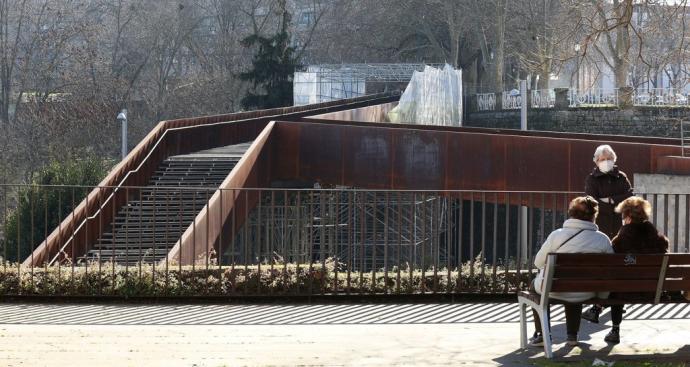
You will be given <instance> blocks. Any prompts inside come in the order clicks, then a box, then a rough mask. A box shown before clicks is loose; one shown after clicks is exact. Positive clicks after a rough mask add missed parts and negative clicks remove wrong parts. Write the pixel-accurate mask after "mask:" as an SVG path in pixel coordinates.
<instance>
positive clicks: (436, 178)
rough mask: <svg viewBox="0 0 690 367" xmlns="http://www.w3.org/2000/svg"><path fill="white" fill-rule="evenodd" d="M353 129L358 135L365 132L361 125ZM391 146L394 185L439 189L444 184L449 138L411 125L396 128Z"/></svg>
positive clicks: (403, 187) (401, 187) (396, 186)
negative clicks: (416, 128)
mask: <svg viewBox="0 0 690 367" xmlns="http://www.w3.org/2000/svg"><path fill="white" fill-rule="evenodd" d="M354 132H355V133H356V134H357V135H358V137H359V138H361V135H363V134H365V132H364V131H362V128H358V129H357V130H355V131H354ZM391 150H392V151H393V154H394V156H395V159H394V160H392V162H391V164H392V166H393V167H392V172H391V176H392V181H393V182H392V186H393V188H396V189H397V188H400V189H405V188H409V189H424V188H428V189H430V190H436V189H440V188H442V187H443V186H444V184H445V174H446V172H445V167H446V157H447V155H446V139H444V138H443V136H442V134H438V133H436V132H428V131H418V130H410V129H406V130H393V134H391ZM362 163H364V162H362ZM366 177H367V179H368V176H366ZM359 181H360V182H361V181H362V180H361V179H360V180H359ZM356 186H360V185H356Z"/></svg>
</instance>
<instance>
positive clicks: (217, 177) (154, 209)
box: [85, 143, 249, 265]
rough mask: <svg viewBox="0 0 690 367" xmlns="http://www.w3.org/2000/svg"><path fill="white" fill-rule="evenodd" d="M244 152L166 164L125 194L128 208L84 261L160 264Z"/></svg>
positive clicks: (214, 152) (240, 148)
mask: <svg viewBox="0 0 690 367" xmlns="http://www.w3.org/2000/svg"><path fill="white" fill-rule="evenodd" d="M248 147H249V143H245V144H238V145H230V146H226V147H221V148H215V149H210V150H205V151H201V152H196V153H192V154H187V155H180V156H173V157H170V158H168V159H166V160H165V161H164V162H163V163H161V165H160V166H159V167H158V169H157V170H156V172H155V173H154V175H153V176H152V177H151V179H150V181H149V184H148V185H147V186H146V187H145V188H143V189H140V190H134V189H127V190H128V191H127V197H128V198H129V199H128V202H127V204H126V205H124V206H123V207H122V208H121V209H120V211H119V212H118V213H117V215H116V216H115V219H114V220H113V223H111V225H110V228H109V229H108V230H106V231H105V232H104V233H103V235H102V236H101V238H99V239H98V240H97V241H96V243H95V245H94V246H93V248H92V249H91V250H90V251H89V252H88V254H87V255H86V256H85V259H86V260H88V261H98V260H100V261H110V262H115V263H118V264H122V265H125V264H126V265H134V264H137V263H139V262H142V263H151V262H156V261H160V260H163V259H164V258H165V256H166V255H167V253H168V252H169V251H170V249H171V248H172V246H174V245H175V243H176V242H177V240H178V239H179V238H180V237H181V235H182V233H184V231H185V230H186V229H187V227H189V225H190V224H191V223H192V221H193V220H194V218H195V217H196V215H197V214H198V213H199V211H200V210H201V209H202V208H203V207H204V206H205V205H206V203H207V201H208V199H209V198H210V197H211V196H212V195H213V193H214V192H215V190H216V189H217V188H218V186H220V184H221V183H222V182H223V180H224V179H225V178H226V177H227V176H228V174H229V173H230V171H232V169H233V168H234V167H235V165H236V164H237V162H238V161H239V160H240V158H241V157H242V155H243V154H244V152H246V150H247V149H248ZM121 190H122V189H121Z"/></svg>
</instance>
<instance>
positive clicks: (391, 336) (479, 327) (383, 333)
mask: <svg viewBox="0 0 690 367" xmlns="http://www.w3.org/2000/svg"><path fill="white" fill-rule="evenodd" d="M552 313H553V316H554V318H555V322H554V327H553V331H554V333H555V342H556V343H557V345H556V350H557V352H556V355H557V356H558V358H559V359H560V360H561V361H571V360H587V361H592V360H594V358H599V359H603V360H606V361H614V360H629V359H642V360H662V359H668V360H690V342H689V341H690V306H686V305H678V306H673V305H672V306H656V307H651V306H633V307H629V308H628V312H627V313H626V314H625V317H626V320H625V321H624V323H623V326H622V330H621V332H622V337H623V341H622V343H621V344H619V345H616V346H613V347H611V346H608V345H607V344H606V343H604V342H603V337H604V335H605V334H606V332H607V331H608V325H610V320H609V318H608V315H607V314H605V315H604V316H603V318H602V321H604V322H607V323H608V325H593V324H590V323H587V322H583V327H582V330H581V337H580V339H581V345H580V347H575V348H567V347H565V345H564V343H563V342H564V334H565V331H564V325H563V324H562V321H563V320H562V319H563V312H562V309H561V308H560V307H555V308H554V309H553V312H552ZM517 320H518V314H517V305H515V304H454V305H450V304H414V305H409V304H403V305H400V304H373V305H284V306H274V305H185V306H173V305H153V306H146V305H126V306H125V305H23V304H0V366H62V365H70V366H89V367H93V366H214V367H215V366H243V365H249V366H258V365H264V366H293V365H306V366H342V365H346V366H365V365H366V366H387V365H407V366H412V365H472V366H474V365H487V366H495V365H506V366H529V365H534V363H535V362H537V361H538V360H540V359H541V356H542V353H541V351H540V350H538V349H532V350H526V351H523V350H520V349H519V348H518V345H519V340H518V334H519V331H518V324H517Z"/></svg>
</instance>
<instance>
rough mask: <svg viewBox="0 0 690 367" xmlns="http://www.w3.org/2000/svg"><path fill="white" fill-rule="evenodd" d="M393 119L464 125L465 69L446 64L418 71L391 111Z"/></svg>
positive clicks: (407, 121) (425, 123) (389, 117)
mask: <svg viewBox="0 0 690 367" xmlns="http://www.w3.org/2000/svg"><path fill="white" fill-rule="evenodd" d="M388 119H389V120H390V121H391V122H397V123H409V124H417V125H439V126H461V125H462V70H456V69H455V68H453V67H452V66H450V65H448V64H446V65H445V66H444V67H443V69H437V68H434V67H430V66H427V67H425V68H424V71H423V72H418V71H415V72H414V74H413V75H412V79H411V80H410V84H408V85H407V88H405V92H404V93H403V95H402V96H401V97H400V103H399V104H398V106H397V107H396V108H394V109H393V110H392V111H390V112H389V113H388Z"/></svg>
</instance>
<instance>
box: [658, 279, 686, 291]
mask: <svg viewBox="0 0 690 367" xmlns="http://www.w3.org/2000/svg"><path fill="white" fill-rule="evenodd" d="M663 290H665V291H690V279H686V280H675V279H674V280H666V281H664V286H663Z"/></svg>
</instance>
